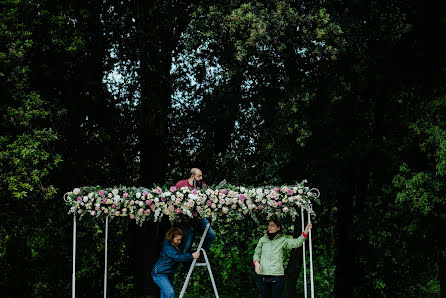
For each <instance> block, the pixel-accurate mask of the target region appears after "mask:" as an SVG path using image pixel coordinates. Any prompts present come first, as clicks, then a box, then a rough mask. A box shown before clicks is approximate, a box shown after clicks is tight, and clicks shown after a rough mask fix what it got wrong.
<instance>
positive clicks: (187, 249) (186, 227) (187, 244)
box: [180, 219, 216, 273]
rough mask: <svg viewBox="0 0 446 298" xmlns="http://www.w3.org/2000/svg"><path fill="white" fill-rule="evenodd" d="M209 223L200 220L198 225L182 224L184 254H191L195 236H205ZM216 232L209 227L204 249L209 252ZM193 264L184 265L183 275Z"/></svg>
mask: <svg viewBox="0 0 446 298" xmlns="http://www.w3.org/2000/svg"><path fill="white" fill-rule="evenodd" d="M208 223H209V221H208V220H207V219H200V220H199V221H198V222H197V223H196V224H182V225H180V228H181V230H183V247H184V248H183V253H191V252H192V251H191V248H192V243H193V242H194V235H195V234H198V235H200V238H201V235H202V234H203V232H204V230H205V229H206V226H207V224H208ZM215 237H216V236H215V232H214V230H213V229H212V227H209V230H208V232H207V234H206V237H205V238H204V242H203V246H202V248H203V249H204V250H205V251H206V252H209V250H210V248H211V245H212V242H214V240H215ZM190 265H191V263H184V266H183V273H187V272H188V271H189V267H190Z"/></svg>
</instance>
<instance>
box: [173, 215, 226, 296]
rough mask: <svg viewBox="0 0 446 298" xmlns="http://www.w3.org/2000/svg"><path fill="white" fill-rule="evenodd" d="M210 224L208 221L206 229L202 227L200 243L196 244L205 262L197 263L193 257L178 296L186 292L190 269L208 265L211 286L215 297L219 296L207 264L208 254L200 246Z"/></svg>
mask: <svg viewBox="0 0 446 298" xmlns="http://www.w3.org/2000/svg"><path fill="white" fill-rule="evenodd" d="M210 226H211V224H209V223H208V224H207V226H206V229H204V232H203V235H202V236H201V240H200V244H199V245H198V248H197V251H200V252H201V254H203V256H204V260H205V262H204V263H197V259H194V260H193V261H192V265H191V266H190V268H189V272H188V273H187V277H186V281H185V282H184V285H183V288H182V289H181V294H180V298H183V296H184V294H185V293H186V289H187V285H188V284H189V280H190V277H191V276H192V271H194V268H195V266H197V267H202V266H206V267H208V271H209V277H210V278H211V281H212V287H213V288H214V293H215V297H217V298H219V297H220V296H218V291H217V286H216V285H215V281H214V275H212V270H211V265H210V264H209V259H208V256H207V254H206V251H205V250H204V249H203V248H201V247H202V246H203V242H204V238H206V234H207V233H208V230H209V227H210Z"/></svg>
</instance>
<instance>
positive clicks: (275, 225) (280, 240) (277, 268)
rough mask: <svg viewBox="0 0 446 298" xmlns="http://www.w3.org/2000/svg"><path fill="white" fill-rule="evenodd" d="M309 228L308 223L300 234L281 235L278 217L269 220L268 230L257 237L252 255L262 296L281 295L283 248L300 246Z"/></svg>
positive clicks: (272, 296)
mask: <svg viewBox="0 0 446 298" xmlns="http://www.w3.org/2000/svg"><path fill="white" fill-rule="evenodd" d="M311 228H312V225H311V223H309V224H308V225H307V226H306V228H305V230H304V232H303V233H302V235H301V236H299V237H298V238H292V237H291V238H289V237H287V236H284V235H283V229H282V223H281V222H280V221H279V220H278V219H271V220H270V221H269V224H268V230H267V231H266V233H265V235H264V236H263V237H262V238H260V239H259V242H258V243H257V246H256V249H255V251H254V256H253V261H254V266H255V272H256V273H257V274H258V275H259V279H258V286H259V290H260V293H261V295H262V298H280V297H282V293H283V289H284V286H285V272H284V270H283V250H285V249H292V248H297V247H300V246H302V244H303V243H304V241H305V240H306V238H307V235H308V232H309V231H310V229H311Z"/></svg>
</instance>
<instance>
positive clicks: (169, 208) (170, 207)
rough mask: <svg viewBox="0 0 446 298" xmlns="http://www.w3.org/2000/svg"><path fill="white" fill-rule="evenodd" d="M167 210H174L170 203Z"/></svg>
mask: <svg viewBox="0 0 446 298" xmlns="http://www.w3.org/2000/svg"><path fill="white" fill-rule="evenodd" d="M167 210H169V211H170V212H172V211H173V210H175V208H173V206H172V205H170V206H169V207H167Z"/></svg>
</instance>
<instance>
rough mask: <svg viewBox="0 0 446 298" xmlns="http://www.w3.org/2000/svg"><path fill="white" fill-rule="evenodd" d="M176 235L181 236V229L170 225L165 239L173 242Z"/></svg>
mask: <svg viewBox="0 0 446 298" xmlns="http://www.w3.org/2000/svg"><path fill="white" fill-rule="evenodd" d="M176 236H183V231H182V230H181V229H180V228H178V227H172V228H170V229H169V230H168V231H167V233H166V240H167V241H169V242H173V239H174V238H175V237H176Z"/></svg>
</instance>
